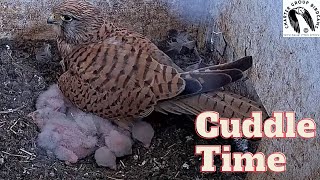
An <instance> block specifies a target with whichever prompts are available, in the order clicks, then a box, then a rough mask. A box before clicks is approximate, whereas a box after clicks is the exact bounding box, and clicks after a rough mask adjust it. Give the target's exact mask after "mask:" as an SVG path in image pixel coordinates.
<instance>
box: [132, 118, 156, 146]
mask: <svg viewBox="0 0 320 180" xmlns="http://www.w3.org/2000/svg"><path fill="white" fill-rule="evenodd" d="M153 136H154V130H153V128H152V126H151V125H150V124H149V123H147V122H145V121H137V122H135V123H134V124H133V127H132V137H133V138H134V139H136V140H138V141H140V142H141V143H142V144H143V145H144V147H146V148H148V147H150V144H151V140H152V138H153Z"/></svg>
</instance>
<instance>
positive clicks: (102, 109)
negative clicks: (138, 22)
mask: <svg viewBox="0 0 320 180" xmlns="http://www.w3.org/2000/svg"><path fill="white" fill-rule="evenodd" d="M47 21H48V23H49V24H53V25H54V27H55V32H56V33H57V42H58V47H59V51H60V53H61V55H62V58H63V61H64V65H65V72H64V73H63V74H62V75H61V77H60V78H59V80H58V84H59V87H60V89H61V90H62V92H63V94H64V95H65V96H66V97H67V98H69V100H70V101H71V102H73V103H74V104H75V105H76V106H78V107H79V108H80V109H82V110H84V111H86V112H91V113H94V114H97V115H99V116H100V117H103V118H106V119H110V120H112V121H113V122H115V123H117V124H119V125H121V126H123V127H127V126H128V125H129V124H130V122H132V121H133V120H135V119H139V118H142V117H145V116H148V115H149V114H150V113H151V112H152V111H154V110H156V111H159V112H162V113H168V112H170V113H175V114H195V115H198V114H199V113H201V112H202V111H206V110H214V111H217V112H219V113H220V116H222V117H238V118H242V117H250V113H251V111H257V110H260V107H259V105H257V104H256V103H254V102H252V101H250V100H248V99H246V98H243V97H240V96H237V95H234V94H231V93H227V92H222V91H219V89H220V87H222V86H224V85H226V84H228V83H231V82H234V81H236V80H238V79H240V78H241V77H242V76H243V74H242V73H243V71H245V70H247V69H248V68H250V67H251V65H252V58H251V57H245V58H243V59H240V60H238V61H236V62H233V63H229V64H221V65H217V66H210V67H206V68H202V69H198V70H193V71H189V72H184V71H183V70H181V69H180V68H179V67H178V66H177V65H176V64H175V63H174V62H173V61H172V60H171V59H170V58H169V57H168V56H167V55H166V54H165V53H164V52H162V51H161V50H159V49H158V47H157V46H156V45H155V44H153V43H152V42H151V41H150V40H149V39H147V38H146V37H144V36H143V35H141V34H138V33H136V32H132V31H129V30H127V29H123V28H118V27H117V26H115V25H114V24H113V23H111V22H108V20H107V19H106V18H105V17H104V16H103V15H102V14H101V13H100V11H99V9H98V8H96V7H94V6H93V5H91V4H90V3H88V2H86V1H83V0H80V1H78V0H68V1H64V2H63V3H61V4H60V5H58V6H56V7H55V8H54V9H53V14H52V15H51V16H50V17H49V18H48V20H47Z"/></svg>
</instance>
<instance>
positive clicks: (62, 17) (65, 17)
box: [61, 15, 72, 22]
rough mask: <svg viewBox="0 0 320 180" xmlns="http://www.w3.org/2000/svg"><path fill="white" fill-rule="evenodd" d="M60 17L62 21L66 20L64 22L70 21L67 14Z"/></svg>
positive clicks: (70, 18)
mask: <svg viewBox="0 0 320 180" xmlns="http://www.w3.org/2000/svg"><path fill="white" fill-rule="evenodd" d="M61 19H62V20H63V21H66V22H70V21H72V17H71V16H68V15H62V16H61Z"/></svg>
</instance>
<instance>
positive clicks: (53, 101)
mask: <svg viewBox="0 0 320 180" xmlns="http://www.w3.org/2000/svg"><path fill="white" fill-rule="evenodd" d="M36 108H37V109H43V108H51V109H53V110H58V111H59V112H62V113H65V112H66V105H65V100H64V96H63V95H62V93H61V91H60V89H59V87H58V85H57V84H54V85H51V86H50V87H49V88H48V90H47V91H45V92H43V93H42V94H40V96H39V97H38V99H37V102H36Z"/></svg>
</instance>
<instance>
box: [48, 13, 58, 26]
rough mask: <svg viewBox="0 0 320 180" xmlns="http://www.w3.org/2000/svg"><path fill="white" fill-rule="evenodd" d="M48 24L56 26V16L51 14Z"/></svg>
mask: <svg viewBox="0 0 320 180" xmlns="http://www.w3.org/2000/svg"><path fill="white" fill-rule="evenodd" d="M47 23H48V24H57V23H58V21H57V20H56V16H55V15H54V14H52V15H51V16H50V17H49V18H48V19H47Z"/></svg>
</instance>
